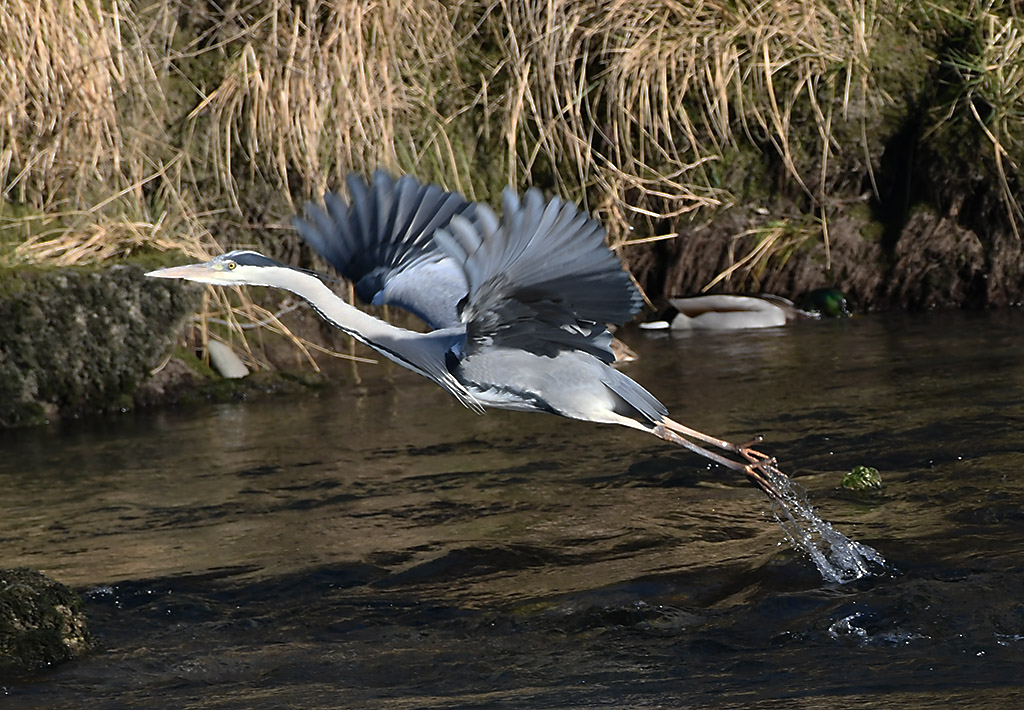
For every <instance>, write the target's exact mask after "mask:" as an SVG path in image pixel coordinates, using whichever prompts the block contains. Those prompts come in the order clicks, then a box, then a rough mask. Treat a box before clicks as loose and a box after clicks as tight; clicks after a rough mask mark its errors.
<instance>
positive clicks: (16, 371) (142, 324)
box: [0, 265, 200, 426]
mask: <svg viewBox="0 0 1024 710" xmlns="http://www.w3.org/2000/svg"><path fill="white" fill-rule="evenodd" d="M143 273H144V269H143V268H142V267H139V266H135V265H116V266H108V267H103V268H89V267H68V268H40V267H22V268H11V269H3V270H0V426H17V425H22V424H32V423H38V422H40V421H45V420H47V419H49V418H52V417H54V416H58V415H72V414H78V413H80V412H85V411H104V410H116V409H125V408H130V407H131V406H132V393H133V392H134V390H135V388H136V386H137V385H138V384H139V382H141V381H142V380H143V378H145V377H146V375H147V374H148V372H149V370H150V368H152V367H153V366H154V365H156V364H157V362H156V361H157V360H158V359H159V358H160V356H161V355H162V354H163V353H164V352H166V351H167V349H168V346H169V344H170V343H171V341H172V340H173V339H174V337H175V334H176V332H177V330H178V328H179V326H180V325H181V323H182V321H183V320H184V319H185V318H186V317H187V316H188V315H189V314H191V313H192V312H194V310H195V309H196V307H197V305H198V298H199V295H200V294H199V292H198V291H197V290H196V289H188V288H184V287H183V286H182V285H181V284H178V283H174V282H164V281H157V280H153V279H146V278H145V277H144V276H143Z"/></svg>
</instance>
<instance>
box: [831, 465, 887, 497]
mask: <svg viewBox="0 0 1024 710" xmlns="http://www.w3.org/2000/svg"><path fill="white" fill-rule="evenodd" d="M839 485H840V486H842V487H843V488H845V489H846V490H848V491H879V490H881V489H882V475H881V474H880V473H879V472H878V469H877V468H874V467H873V466H854V467H853V470H851V471H850V472H849V473H847V474H846V475H845V476H843V480H842V481H841V482H840V483H839Z"/></svg>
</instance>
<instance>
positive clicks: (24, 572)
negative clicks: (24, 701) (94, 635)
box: [0, 567, 91, 678]
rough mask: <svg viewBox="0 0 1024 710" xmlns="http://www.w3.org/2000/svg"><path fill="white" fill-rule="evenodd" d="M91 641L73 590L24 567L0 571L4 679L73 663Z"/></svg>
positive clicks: (0, 642)
mask: <svg viewBox="0 0 1024 710" xmlns="http://www.w3.org/2000/svg"><path fill="white" fill-rule="evenodd" d="M90 642H91V641H90V635H89V630H88V628H87V625H86V620H85V613H84V611H83V609H82V600H81V598H80V597H79V596H78V595H77V594H75V592H74V591H72V590H71V589H70V588H68V587H67V586H65V585H63V584H61V583H60V582H56V581H54V580H52V579H49V578H48V577H46V576H45V575H43V574H41V573H39V572H37V571H35V570H31V569H28V568H25V567H20V568H17V569H0V678H2V677H4V676H9V675H15V674H24V673H31V672H32V671H35V670H38V669H41V668H45V667H46V666H51V665H54V664H57V663H63V662H65V661H70V660H72V659H74V658H77V657H78V656H80V655H82V654H83V653H85V652H86V651H88V649H89V645H90Z"/></svg>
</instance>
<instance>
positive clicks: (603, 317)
mask: <svg viewBox="0 0 1024 710" xmlns="http://www.w3.org/2000/svg"><path fill="white" fill-rule="evenodd" d="M347 182H348V187H349V198H348V199H347V200H346V199H345V198H344V197H343V196H342V195H341V194H340V193H334V192H331V193H328V194H327V195H326V196H325V199H324V206H323V207H320V206H319V205H312V204H311V205H307V208H306V218H305V219H300V218H296V219H295V220H294V223H295V225H296V227H297V229H298V231H299V232H300V234H301V235H302V237H303V238H304V239H305V240H306V241H307V242H308V243H309V244H310V245H311V246H312V247H313V248H314V249H316V250H317V251H318V252H319V253H320V254H321V255H323V256H324V257H325V258H326V259H327V261H329V262H330V263H331V264H332V265H333V266H334V267H335V268H336V269H337V271H339V272H340V273H341V274H342V275H343V276H345V277H347V278H348V279H350V280H351V281H352V282H353V283H354V285H355V291H356V293H357V295H358V296H359V297H360V298H361V299H362V300H363V301H366V302H369V303H374V304H378V305H380V304H393V305H399V306H401V307H403V308H405V309H406V310H409V311H411V312H413V313H415V314H416V315H418V316H419V317H421V318H422V319H423V320H424V321H425V322H426V323H427V324H428V326H429V327H430V328H432V330H430V331H429V332H425V333H421V332H415V331H412V330H407V329H404V328H400V327H396V326H394V325H392V324H390V323H387V322H386V321H383V320H381V319H378V318H375V317H374V316H372V315H370V314H368V313H365V312H363V311H361V310H359V309H358V308H356V307H355V306H352V305H350V304H349V303H347V302H346V301H345V300H344V299H342V298H340V297H339V296H337V295H336V294H335V293H334V292H333V291H332V290H331V289H330V288H329V287H328V286H327V284H326V283H324V280H323V279H322V278H321V277H320V276H319V275H318V274H316V273H314V272H310V271H306V270H302V269H297V268H293V267H290V266H286V265H285V264H282V263H279V262H278V261H275V260H273V259H271V258H269V257H267V256H264V255H262V254H259V253H257V252H255V251H250V250H236V251H231V252H228V253H226V254H223V255H220V256H217V257H215V258H213V259H211V260H210V261H206V262H202V263H197V264H189V265H185V266H175V267H170V268H165V269H159V270H157V271H152V272H150V273H149V274H147V275H148V276H153V277H158V278H170V279H187V280H190V281H196V282H200V283H206V284H214V285H220V286H227V285H249V286H269V287H274V288H281V289H285V290H287V291H290V292H292V293H294V294H295V295H297V296H299V297H301V298H303V299H304V300H306V301H307V302H308V303H309V304H310V305H311V306H312V307H313V308H314V309H315V310H316V312H317V313H318V314H320V316H322V317H323V318H324V319H325V320H326V321H328V322H329V323H331V324H332V325H333V326H335V327H337V328H339V329H341V330H342V331H344V332H345V333H347V334H349V335H351V336H352V337H354V338H355V339H357V340H359V341H361V342H363V343H365V344H366V345H368V346H369V347H371V348H373V349H374V350H376V351H378V352H379V353H381V354H382V355H384V356H385V357H387V358H389V359H391V360H393V361H394V362H396V363H398V364H400V365H402V366H404V367H407V368H408V369H410V370H412V371H414V372H416V373H418V374H420V375H423V376H424V377H426V378H428V379H430V380H432V381H433V382H435V383H436V384H438V385H439V386H441V387H443V388H444V389H445V390H447V391H448V392H449V393H451V394H452V395H453V396H454V397H455V398H456V399H458V400H459V401H460V402H461V403H462V404H464V405H465V406H466V407H468V408H470V409H471V410H473V411H476V412H481V413H482V412H483V411H484V409H485V408H486V407H495V408H500V409H512V410H519V411H530V412H548V413H551V414H557V415H560V416H563V417H568V418H571V419H580V420H585V421H590V422H598V423H604V424H618V425H621V426H626V427H630V428H633V429H638V430H640V431H645V432H648V433H650V434H654V435H655V436H657V437H659V438H661V439H663V440H666V441H669V442H672V443H674V444H678V445H680V446H683V447H685V448H687V449H689V450H690V451H692V452H694V453H697V454H699V455H701V456H703V457H705V458H707V459H710V460H711V461H714V462H716V463H718V464H720V465H722V466H725V467H728V468H730V469H733V470H736V471H739V472H741V473H743V474H744V475H745V476H747V478H748V479H749V480H750V481H752V482H753V483H754V484H755V485H757V486H758V487H759V488H760V489H761V490H763V491H764V492H765V493H767V494H768V495H769V496H770V497H771V498H773V499H775V500H777V501H778V502H779V503H781V504H782V505H783V506H784V507H785V506H786V501H785V500H784V499H783V495H782V493H781V492H780V490H779V488H778V486H777V484H779V483H780V482H781V480H782V479H784V476H783V475H782V474H781V472H779V471H778V470H777V469H776V468H775V465H774V461H773V460H772V459H771V458H769V457H768V456H766V455H764V454H762V453H761V452H759V451H757V450H756V449H754V448H752V447H753V444H752V443H751V444H744V445H738V444H733V443H730V442H728V441H724V440H722V439H718V438H715V437H712V436H709V435H707V434H703V433H701V432H699V431H696V430H694V429H691V428H689V427H687V426H684V425H683V424H680V423H679V422H676V421H675V420H673V419H672V418H670V417H669V413H668V410H667V408H666V407H665V406H664V405H663V404H662V403H661V402H660V401H658V399H656V398H655V397H654V396H653V395H652V394H650V393H649V392H648V391H647V390H646V389H644V388H643V387H642V386H640V385H639V384H638V383H636V382H635V381H634V380H632V379H631V378H630V377H628V376H627V375H625V374H623V373H622V372H620V371H618V370H616V369H614V368H613V367H611V363H612V362H613V360H614V355H613V354H612V351H611V349H610V344H611V334H610V333H609V331H608V328H607V324H617V323H621V322H624V321H627V320H629V319H630V318H631V317H632V316H633V315H634V314H635V313H636V312H637V311H638V310H639V309H640V308H641V306H642V305H643V301H642V298H641V296H640V294H639V292H638V290H637V289H636V287H635V285H634V284H633V282H632V280H631V279H630V278H629V275H628V274H627V273H626V272H625V271H624V269H623V268H622V264H621V263H620V262H619V259H618V258H617V257H616V255H615V254H614V252H612V250H611V249H609V248H608V246H607V245H606V244H605V232H604V229H603V227H602V226H601V225H600V224H599V223H598V222H597V221H596V220H594V219H593V218H592V217H590V216H589V215H588V214H587V213H585V212H583V211H581V210H580V209H578V208H577V207H576V206H575V205H573V204H571V203H569V202H566V201H564V200H562V199H560V198H558V197H553V198H551V199H545V198H544V197H543V194H542V193H541V191H540V190H539V189H536V188H532V189H530V190H528V191H527V192H526V193H525V195H524V196H522V197H520V195H519V194H517V193H516V192H515V191H514V190H513V189H512V188H506V189H505V191H504V193H503V195H502V213H501V216H500V217H498V216H497V215H496V214H495V213H494V212H493V211H492V210H491V209H490V208H489V207H488V206H487V205H485V204H481V203H473V202H469V201H467V200H466V199H465V198H464V197H462V196H461V195H458V194H456V193H453V192H446V191H444V190H442V189H441V188H440V187H437V186H436V185H425V184H422V183H420V182H419V181H417V180H416V179H415V178H413V177H411V176H405V177H402V178H400V179H398V180H395V179H393V178H392V177H390V176H389V175H388V174H386V173H384V172H377V173H376V174H375V176H374V179H373V181H372V184H367V183H366V182H364V181H363V180H362V179H361V178H359V177H350V178H349V180H348V181H347ZM712 449H715V450H712ZM779 477H782V479H780V478H779Z"/></svg>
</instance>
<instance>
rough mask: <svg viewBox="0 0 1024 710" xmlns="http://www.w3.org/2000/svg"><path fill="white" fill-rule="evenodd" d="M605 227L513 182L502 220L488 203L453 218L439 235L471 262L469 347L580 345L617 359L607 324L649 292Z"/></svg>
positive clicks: (460, 259) (553, 349) (466, 316)
mask: <svg viewBox="0 0 1024 710" xmlns="http://www.w3.org/2000/svg"><path fill="white" fill-rule="evenodd" d="M604 236H605V232H604V229H603V228H602V227H601V225H600V224H598V222H597V221H596V220H594V219H593V218H591V217H590V216H589V215H587V214H586V213H585V212H583V211H581V210H580V209H578V208H577V207H576V206H575V205H573V204H571V203H568V202H565V201H564V200H561V199H559V198H557V197H556V198H553V199H551V200H549V201H545V200H544V197H543V195H542V194H541V192H540V190H537V189H536V188H534V189H531V190H529V191H527V193H526V195H525V197H524V199H522V200H520V198H519V196H518V195H517V194H516V193H515V191H513V190H512V189H511V188H506V189H505V191H504V193H502V217H501V220H500V222H499V220H498V218H497V217H496V216H495V215H494V213H493V212H491V211H490V210H489V209H488V208H487V207H486V206H484V205H477V209H476V220H475V222H471V221H469V220H468V219H465V218H463V217H459V216H455V217H453V218H452V220H451V223H450V224H449V225H448V227H447V228H446V229H443V230H439V231H438V232H437V233H436V234H435V235H434V239H435V241H436V242H437V243H438V245H439V246H440V248H441V250H442V251H443V252H445V253H446V254H448V255H449V256H451V257H452V258H453V259H454V260H455V261H456V262H457V263H458V264H459V265H461V266H462V268H463V270H464V271H465V275H466V281H467V283H468V285H469V294H468V297H467V301H466V303H465V305H464V306H463V307H462V312H461V317H462V321H463V322H464V323H465V324H466V331H467V340H468V343H467V346H468V348H470V349H473V348H474V347H479V346H480V345H481V344H486V343H491V342H493V343H496V344H501V345H505V346H508V347H515V348H520V349H523V350H528V351H530V352H535V353H538V354H543V355H554V354H557V353H558V352H559V351H561V350H565V349H576V350H584V351H587V352H590V353H591V354H593V355H595V356H597V357H599V358H600V359H602V360H604V361H605V362H612V361H613V360H614V355H613V354H612V352H611V350H610V343H611V336H610V334H609V333H608V332H607V329H606V328H605V324H606V323H622V322H623V321H626V320H628V319H629V318H631V317H632V316H633V314H634V313H636V312H637V311H638V310H639V309H640V307H641V306H642V305H643V301H642V299H641V297H640V294H639V292H638V291H637V289H636V287H635V286H634V285H633V283H632V281H631V280H630V278H629V276H628V275H627V274H626V272H625V271H624V270H623V268H622V264H621V263H620V262H619V260H618V258H617V257H616V256H615V254H614V253H613V252H612V251H611V250H610V249H609V248H608V246H607V245H606V244H605V243H604Z"/></svg>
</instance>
